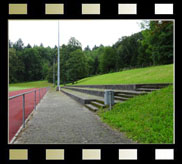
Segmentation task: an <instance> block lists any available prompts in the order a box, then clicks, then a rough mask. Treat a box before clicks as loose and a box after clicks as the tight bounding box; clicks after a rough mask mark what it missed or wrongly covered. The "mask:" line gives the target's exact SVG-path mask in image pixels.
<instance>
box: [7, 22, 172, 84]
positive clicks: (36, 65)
mask: <svg viewBox="0 0 182 164" xmlns="http://www.w3.org/2000/svg"><path fill="white" fill-rule="evenodd" d="M141 28H142V31H141V32H138V33H135V34H132V35H131V36H123V37H121V38H119V39H118V41H117V42H116V43H115V44H113V45H112V46H103V45H100V46H94V47H93V48H92V49H91V48H90V47H89V46H87V47H85V48H84V49H82V45H81V43H80V42H79V41H78V40H77V39H76V38H74V37H71V38H70V40H69V41H68V44H66V45H65V44H63V45H62V46H61V47H60V82H61V84H67V83H73V84H74V83H75V82H76V81H78V80H79V79H82V78H84V77H89V76H94V75H98V74H104V73H109V72H117V71H122V70H125V69H131V68H139V67H146V66H152V65H163V64H171V63H173V22H172V21H144V22H143V23H142V24H141ZM108 39H109V38H108ZM53 70H55V79H57V46H55V47H54V48H51V47H44V46H43V44H41V45H40V46H36V45H35V46H33V47H31V45H30V44H28V45H27V46H24V43H23V41H22V40H21V39H19V40H18V41H17V42H15V43H12V42H11V41H9V82H10V83H16V82H25V81H36V80H45V79H47V80H48V81H49V82H53Z"/></svg>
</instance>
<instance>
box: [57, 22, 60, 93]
mask: <svg viewBox="0 0 182 164" xmlns="http://www.w3.org/2000/svg"><path fill="white" fill-rule="evenodd" d="M59 60H60V53H59V21H58V71H57V91H59V90H60V61H59Z"/></svg>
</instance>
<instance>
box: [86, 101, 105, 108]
mask: <svg viewBox="0 0 182 164" xmlns="http://www.w3.org/2000/svg"><path fill="white" fill-rule="evenodd" d="M90 104H92V105H93V106H95V107H97V108H101V107H105V105H104V104H102V103H99V102H97V101H91V102H90Z"/></svg>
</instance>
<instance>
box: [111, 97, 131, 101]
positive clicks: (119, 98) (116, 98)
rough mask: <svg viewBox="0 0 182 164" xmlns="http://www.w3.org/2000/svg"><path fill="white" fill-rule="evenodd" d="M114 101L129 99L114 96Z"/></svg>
mask: <svg viewBox="0 0 182 164" xmlns="http://www.w3.org/2000/svg"><path fill="white" fill-rule="evenodd" d="M114 99H115V100H121V101H126V100H128V99H129V98H126V97H119V96H114Z"/></svg>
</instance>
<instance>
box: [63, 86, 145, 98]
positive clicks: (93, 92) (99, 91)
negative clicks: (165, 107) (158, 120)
mask: <svg viewBox="0 0 182 164" xmlns="http://www.w3.org/2000/svg"><path fill="white" fill-rule="evenodd" d="M64 88H66V89H70V90H73V91H77V92H82V93H86V94H90V95H95V96H100V97H104V93H105V90H106V89H98V88H79V87H64ZM112 91H114V94H116V95H117V94H125V95H140V94H145V92H142V91H135V90H133V91H131V90H112Z"/></svg>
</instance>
